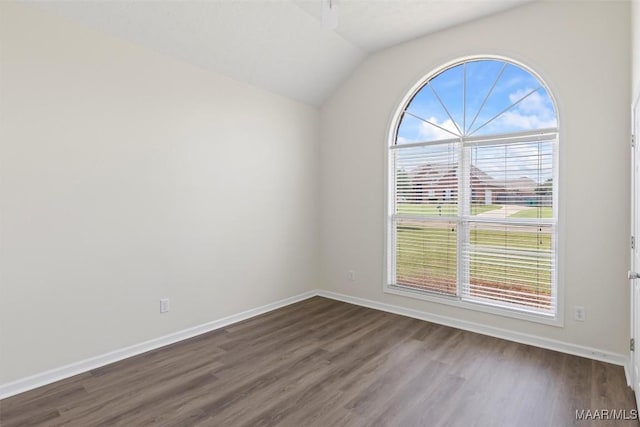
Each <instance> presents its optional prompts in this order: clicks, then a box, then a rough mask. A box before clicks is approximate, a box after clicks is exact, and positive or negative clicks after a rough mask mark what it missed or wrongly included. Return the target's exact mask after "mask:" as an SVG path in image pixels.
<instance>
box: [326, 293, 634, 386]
mask: <svg viewBox="0 0 640 427" xmlns="http://www.w3.org/2000/svg"><path fill="white" fill-rule="evenodd" d="M317 295H318V296H321V297H325V298H331V299H334V300H338V301H343V302H348V303H350V304H356V305H360V306H363V307H369V308H373V309H376V310H381V311H386V312H389V313H394V314H399V315H401V316H407V317H413V318H415V319H420V320H426V321H428V322H433V323H437V324H439V325H445V326H451V327H453V328H457V329H463V330H465V331H470V332H476V333H478V334H483V335H489V336H492V337H496V338H502V339H505V340H509V341H514V342H518V343H521V344H528V345H532V346H535V347H541V348H546V349H548V350H555V351H559V352H561V353H567V354H573V355H575V356H581V357H586V358H588V359H594V360H599V361H602V362H607V363H611V364H614V365H620V366H623V367H624V370H625V375H626V377H627V383H629V374H628V364H629V358H628V357H627V356H625V355H623V354H618V353H612V352H610V351H606V350H600V349H597V348H592V347H586V346H581V345H577V344H570V343H566V342H562V341H558V340H553V339H550V338H544V337H540V336H537V335H530V334H525V333H522V332H516V331H510V330H508V329H502V328H496V327H493V326H486V325H482V324H480V323H475V322H469V321H466V320H460V319H456V318H453V317H447V316H441V315H439V314H433V313H428V312H426V311H420V310H414V309H410V308H405V307H400V306H397V305H392V304H385V303H382V302H378V301H372V300H368V299H364V298H358V297H353V296H350V295H344V294H339V293H336V292H330V291H324V290H318V291H317Z"/></svg>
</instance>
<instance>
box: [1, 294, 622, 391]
mask: <svg viewBox="0 0 640 427" xmlns="http://www.w3.org/2000/svg"><path fill="white" fill-rule="evenodd" d="M314 296H321V297H325V298H330V299H334V300H337V301H343V302H347V303H350V304H355V305H359V306H363V307H368V308H373V309H376V310H381V311H386V312H389V313H394V314H399V315H401V316H407V317H413V318H415V319H420V320H426V321H428V322H433V323H437V324H440V325H445V326H451V327H454V328H458V329H463V330H466V331H470V332H476V333H479V334H483V335H489V336H492V337H496V338H502V339H506V340H509V341H514V342H519V343H522V344H529V345H533V346H536V347H541V348H546V349H549V350H555V351H559V352H562V353H568V354H573V355H576V356H581V357H586V358H588V359H594V360H599V361H603V362H607V363H611V364H614V365H620V366H623V367H624V372H625V376H626V378H627V384H630V381H629V379H630V376H629V358H628V357H627V356H625V355H622V354H617V353H612V352H609V351H605V350H600V349H596V348H592V347H586V346H581V345H577V344H570V343H566V342H562V341H558V340H553V339H549V338H543V337H539V336H536V335H530V334H525V333H521V332H515V331H510V330H507V329H502V328H495V327H492V326H486V325H482V324H479V323H474V322H468V321H465V320H460V319H455V318H452V317H447V316H441V315H438V314H433V313H428V312H426V311H420V310H414V309H410V308H405V307H400V306H397V305H392V304H385V303H381V302H378V301H372V300H368V299H364V298H358V297H353V296H349V295H344V294H340V293H336V292H331V291H325V290H321V289H316V290H313V291H309V292H305V293H303V294H300V295H296V296H293V297H290V298H285V299H282V300H279V301H276V302H274V303H271V304H267V305H263V306H261V307H257V308H254V309H251V310H247V311H243V312H241V313H237V314H234V315H231V316H227V317H224V318H222V319H218V320H214V321H212V322H207V323H204V324H202V325H198V326H194V327H192V328H188V329H184V330H182V331H178V332H175V333H172V334H169V335H165V336H162V337H159V338H154V339H152V340H149V341H145V342H142V343H139V344H134V345H132V346H129V347H125V348H122V349H119V350H115V351H112V352H109V353H105V354H102V355H99V356H95V357H92V358H89V359H85V360H81V361H79V362H75V363H71V364H69V365H65V366H62V367H59V368H55V369H51V370H49V371H46V372H42V373H39V374H36V375H32V376H30V377H27V378H22V379H19V380H16V381H13V382H10V383H6V384H0V399H4V398H6V397H10V396H13V395H16V394H18V393H22V392H25V391H28V390H32V389H34V388H37V387H40V386H43V385H47V384H51V383H53V382H55V381H59V380H62V379H65V378H69V377H72V376H74V375H77V374H81V373H83V372H87V371H90V370H92V369H96V368H99V367H101V366H105V365H108V364H110V363H114V362H117V361H119V360H122V359H126V358H128V357H132V356H136V355H138V354H141V353H145V352H147V351H150V350H155V349H157V348H160V347H164V346H166V345H169V344H174V343H176V342H179V341H182V340H185V339H188V338H192V337H195V336H197V335H200V334H204V333H207V332H211V331H213V330H216V329H219V328H223V327H225V326H228V325H230V324H232V323H236V322H240V321H242V320H246V319H250V318H252V317H255V316H258V315H260V314H263V313H267V312H269V311H272V310H276V309H278V308H281V307H284V306H287V305H290V304H293V303H296V302H299V301H302V300H305V299H308V298H311V297H314Z"/></svg>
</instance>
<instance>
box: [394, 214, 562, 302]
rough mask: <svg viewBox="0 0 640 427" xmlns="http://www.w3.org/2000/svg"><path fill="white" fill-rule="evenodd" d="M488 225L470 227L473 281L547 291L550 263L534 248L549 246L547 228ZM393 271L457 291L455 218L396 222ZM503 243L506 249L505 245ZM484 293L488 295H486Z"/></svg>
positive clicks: (408, 281)
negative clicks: (541, 230)
mask: <svg viewBox="0 0 640 427" xmlns="http://www.w3.org/2000/svg"><path fill="white" fill-rule="evenodd" d="M493 227H494V229H491V226H487V225H481V224H476V225H474V226H473V227H472V229H471V230H470V236H469V238H470V244H471V258H470V260H469V273H470V282H471V284H473V285H475V286H477V287H478V289H479V290H480V291H479V293H480V294H482V293H483V289H488V292H489V293H490V292H491V289H499V290H500V289H501V290H506V291H507V292H527V293H529V292H530V293H533V294H541V295H542V296H544V297H548V295H550V291H551V265H550V261H548V260H545V259H544V258H543V259H542V260H541V261H540V260H536V261H535V262H534V259H536V258H537V256H536V255H537V254H539V253H542V254H547V253H549V251H550V249H551V234H550V233H548V232H539V231H538V228H537V227H531V229H530V231H529V230H528V229H527V228H524V227H510V228H509V229H507V230H505V229H503V228H495V225H494V226H493ZM396 239H397V253H396V274H397V280H398V283H399V284H404V285H408V286H414V287H421V288H426V289H431V290H435V291H438V292H442V293H449V294H454V295H455V293H456V287H455V286H456V275H457V253H456V252H457V230H456V225H455V223H454V222H450V223H449V222H443V223H441V224H435V223H434V224H428V225H424V224H416V223H415V222H403V223H400V224H398V228H397V234H396ZM504 248H507V250H504ZM484 296H485V297H486V295H484Z"/></svg>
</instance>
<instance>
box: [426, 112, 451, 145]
mask: <svg viewBox="0 0 640 427" xmlns="http://www.w3.org/2000/svg"><path fill="white" fill-rule="evenodd" d="M427 120H428V121H430V122H431V123H435V124H436V125H438V126H440V127H441V128H444V129H447V130H448V131H450V132H452V133H449V132H447V131H445V130H444V129H440V128H438V127H436V126H433V125H431V124H429V123H427V122H422V123H421V124H420V137H421V139H423V140H424V141H437V140H440V139H451V138H455V136H456V135H458V134H459V132H458V129H456V126H455V124H453V121H451V119H447V120H445V121H443V122H438V119H436V118H435V117H429V118H428V119H427Z"/></svg>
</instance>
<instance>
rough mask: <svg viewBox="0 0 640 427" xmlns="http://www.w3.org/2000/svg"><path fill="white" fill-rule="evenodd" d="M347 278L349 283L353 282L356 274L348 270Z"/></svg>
mask: <svg viewBox="0 0 640 427" xmlns="http://www.w3.org/2000/svg"><path fill="white" fill-rule="evenodd" d="M347 275H348V276H349V281H350V282H355V281H356V272H355V271H353V270H349V273H348V274H347Z"/></svg>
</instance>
